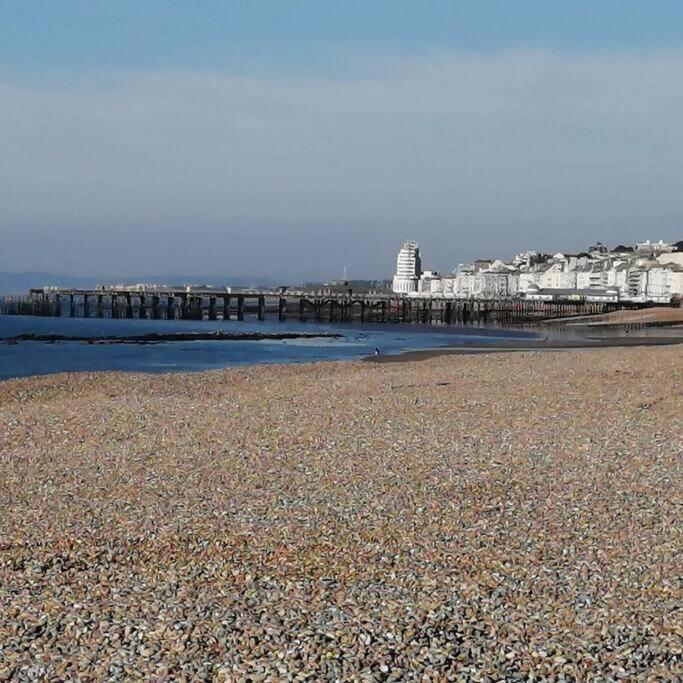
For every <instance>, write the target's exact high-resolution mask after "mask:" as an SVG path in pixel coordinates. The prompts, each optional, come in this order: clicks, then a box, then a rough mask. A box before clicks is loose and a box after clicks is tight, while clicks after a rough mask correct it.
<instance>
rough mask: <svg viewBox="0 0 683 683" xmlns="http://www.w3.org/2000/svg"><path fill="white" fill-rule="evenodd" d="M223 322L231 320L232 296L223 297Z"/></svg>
mask: <svg viewBox="0 0 683 683" xmlns="http://www.w3.org/2000/svg"><path fill="white" fill-rule="evenodd" d="M223 320H230V295H229V294H226V295H225V296H224V297H223Z"/></svg>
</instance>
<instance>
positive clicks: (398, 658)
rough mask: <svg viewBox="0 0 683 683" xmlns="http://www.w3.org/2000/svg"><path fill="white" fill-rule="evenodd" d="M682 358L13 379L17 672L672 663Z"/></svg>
mask: <svg viewBox="0 0 683 683" xmlns="http://www.w3.org/2000/svg"><path fill="white" fill-rule="evenodd" d="M680 359H681V353H680V347H651V348H627V349H619V350H616V349H595V350H583V351H563V352H561V353H554V352H544V353H537V352H526V353H524V352H520V353H516V354H490V355H485V356H442V357H437V358H431V359H427V360H423V361H420V362H403V363H396V364H386V365H381V364H371V363H318V364H309V365H299V366H273V367H252V368H248V369H240V370H222V371H214V372H210V373H203V374H188V375H182V374H176V375H159V376H148V375H135V374H120V373H93V374H72V375H55V376H49V377H43V378H32V379H22V380H12V381H8V382H3V383H0V680H5V679H6V680H38V679H43V678H45V679H55V680H57V679H60V680H64V679H69V678H80V679H81V680H105V679H114V680H124V679H125V680H130V679H134V678H143V679H146V680H188V681H189V680H225V681H233V680H234V681H244V680H252V681H259V680H260V681H265V680H290V679H291V680H304V679H306V678H307V677H308V680H330V681H332V680H355V681H365V680H368V681H374V680H376V681H405V680H420V681H422V680H430V681H437V680H454V681H455V680H459V681H472V680H474V681H488V680H587V679H589V678H590V676H594V677H595V678H596V680H616V679H623V680H669V678H667V676H669V677H670V676H671V675H672V672H675V671H676V670H677V669H678V670H679V671H680V668H679V667H680V664H681V656H682V652H681V646H680V630H679V629H680V614H679V613H678V612H677V611H676V610H677V609H678V608H679V607H680V602H679V598H680V592H679V586H678V584H677V577H678V576H679V575H680V568H679V566H678V560H677V557H679V556H680V555H679V554H680V551H681V537H680V524H681V521H682V520H681V512H680V505H678V504H677V501H678V500H679V499H680V491H681V490H682V489H683V480H682V479H683V477H682V474H681V468H680V450H681V448H680V447H681V436H682V429H681V427H682V425H681V421H680V416H681V414H683V399H682V397H681V385H682V382H681V380H682V376H681V363H680ZM297 676H298V677H299V678H298V679H297V678H296V677H297ZM425 676H426V678H425ZM155 677H156V678H155Z"/></svg>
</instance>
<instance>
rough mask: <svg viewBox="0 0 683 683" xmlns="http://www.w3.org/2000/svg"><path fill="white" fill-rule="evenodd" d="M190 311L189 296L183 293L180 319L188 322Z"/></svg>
mask: <svg viewBox="0 0 683 683" xmlns="http://www.w3.org/2000/svg"><path fill="white" fill-rule="evenodd" d="M187 317H188V310H187V294H186V293H183V294H181V295H180V319H181V320H187Z"/></svg>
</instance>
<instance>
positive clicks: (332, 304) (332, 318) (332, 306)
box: [327, 299, 335, 323]
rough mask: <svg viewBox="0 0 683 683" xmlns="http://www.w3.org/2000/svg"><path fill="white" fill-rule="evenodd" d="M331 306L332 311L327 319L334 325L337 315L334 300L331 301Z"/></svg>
mask: <svg viewBox="0 0 683 683" xmlns="http://www.w3.org/2000/svg"><path fill="white" fill-rule="evenodd" d="M329 305H330V311H329V314H328V316H327V318H328V321H329V322H331V323H333V322H334V314H335V310H334V309H335V302H334V300H333V299H330V304H329Z"/></svg>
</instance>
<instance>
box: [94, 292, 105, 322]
mask: <svg viewBox="0 0 683 683" xmlns="http://www.w3.org/2000/svg"><path fill="white" fill-rule="evenodd" d="M96 315H97V317H98V318H103V317H104V311H103V310H102V295H101V294H98V295H97V313H96Z"/></svg>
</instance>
